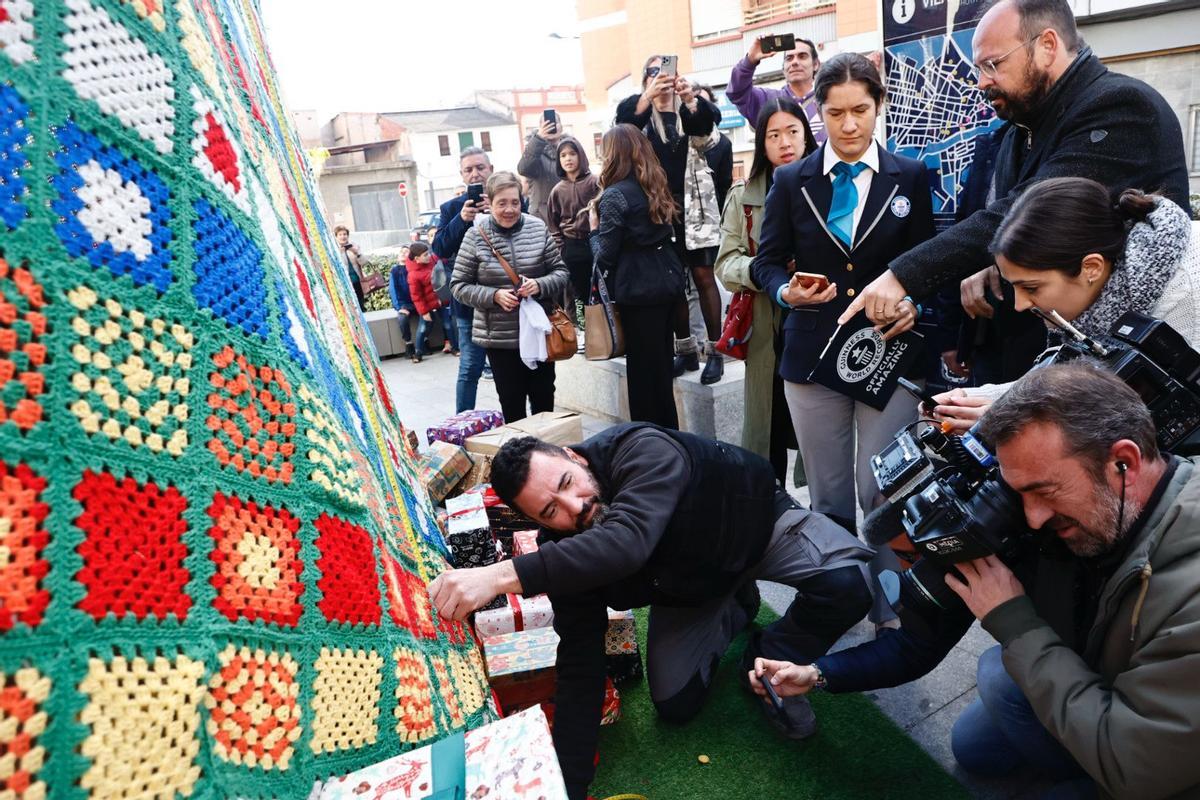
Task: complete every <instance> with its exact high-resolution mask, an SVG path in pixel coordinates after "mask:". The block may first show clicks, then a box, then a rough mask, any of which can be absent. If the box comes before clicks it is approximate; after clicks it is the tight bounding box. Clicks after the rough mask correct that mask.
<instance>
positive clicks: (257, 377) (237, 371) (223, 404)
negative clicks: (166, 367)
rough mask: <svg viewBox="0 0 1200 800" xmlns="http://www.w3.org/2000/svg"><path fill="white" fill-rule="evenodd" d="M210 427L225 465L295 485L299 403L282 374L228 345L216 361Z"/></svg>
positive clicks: (216, 451)
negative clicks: (293, 476)
mask: <svg viewBox="0 0 1200 800" xmlns="http://www.w3.org/2000/svg"><path fill="white" fill-rule="evenodd" d="M212 359H213V366H214V367H215V369H214V370H213V371H212V372H210V373H209V376H208V382H209V385H210V386H212V392H211V393H209V395H208V407H209V415H208V419H207V420H206V421H205V424H206V425H207V426H208V429H209V431H211V432H212V438H210V439H209V440H208V449H209V450H210V451H212V453H213V455H215V456H216V457H217V460H218V461H220V462H221V464H223V465H225V466H232V467H234V468H235V469H237V470H238V471H239V472H249V473H250V474H251V475H254V476H255V477H262V478H266V479H267V480H268V481H272V482H280V483H291V481H292V473H293V470H294V469H295V467H294V465H293V464H292V454H293V453H294V452H295V450H296V445H295V443H294V442H293V441H292V437H294V436H295V435H296V404H295V403H294V402H293V400H292V387H291V384H290V383H289V382H288V379H287V377H286V376H284V374H283V373H282V372H280V371H279V370H276V369H271V368H270V367H264V366H259V365H257V364H251V363H250V362H249V361H247V360H246V358H245V356H243V355H241V354H239V353H238V352H237V351H235V350H234V349H233V348H232V347H229V346H226V347H223V348H222V349H221V351H220V352H218V353H216V354H215V355H213V357H212Z"/></svg>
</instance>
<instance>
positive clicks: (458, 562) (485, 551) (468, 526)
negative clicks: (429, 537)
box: [446, 493, 496, 569]
mask: <svg viewBox="0 0 1200 800" xmlns="http://www.w3.org/2000/svg"><path fill="white" fill-rule="evenodd" d="M446 515H447V517H446V544H448V545H449V546H450V552H451V553H452V554H453V556H454V566H456V567H458V568H460V569H461V568H467V567H486V566H487V565H488V564H495V563H496V540H495V539H494V538H492V531H491V529H490V528H489V526H488V516H487V512H486V511H484V508H483V495H482V494H478V493H471V494H464V495H460V496H459V497H451V498H449V499H448V500H446Z"/></svg>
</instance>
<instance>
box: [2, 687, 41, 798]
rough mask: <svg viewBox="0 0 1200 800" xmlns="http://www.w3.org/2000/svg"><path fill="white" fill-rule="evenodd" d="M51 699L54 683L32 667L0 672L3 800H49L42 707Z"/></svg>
mask: <svg viewBox="0 0 1200 800" xmlns="http://www.w3.org/2000/svg"><path fill="white" fill-rule="evenodd" d="M49 696H50V679H49V678H47V677H45V676H43V675H42V674H41V673H40V672H38V671H37V670H36V669H33V668H32V667H28V668H25V669H19V670H17V671H16V672H14V673H11V674H5V673H3V672H0V800H9V798H13V799H14V800H15V798H18V797H19V798H21V799H22V800H45V797H46V784H45V782H44V781H42V780H41V778H40V773H41V771H42V766H43V765H44V764H45V763H46V747H45V745H43V744H42V743H41V737H42V734H44V733H45V732H46V722H47V717H46V712H45V711H43V710H42V704H43V703H45V702H46V698H48V697H49Z"/></svg>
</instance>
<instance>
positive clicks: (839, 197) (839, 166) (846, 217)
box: [825, 161, 867, 247]
mask: <svg viewBox="0 0 1200 800" xmlns="http://www.w3.org/2000/svg"><path fill="white" fill-rule="evenodd" d="M866 168H867V165H866V164H864V163H863V162H861V161H858V162H856V163H854V164H847V163H846V162H845V161H839V162H838V163H836V164H834V165H833V175H834V178H833V202H832V203H830V204H829V215H828V216H827V217H825V222H826V224H828V225H829V230H831V231H833V235H834V236H836V237H838V238H839V239H841V240H842V243H843V244H845V245H846V246H847V247H849V246H850V245H851V243H852V241H853V237H852V236H851V233H852V232H853V230H854V209H855V208H856V207H858V189H857V188H855V186H854V179H855V178H857V177H858V176H859V174H860V173H861V172H862V171H863V170H864V169H866Z"/></svg>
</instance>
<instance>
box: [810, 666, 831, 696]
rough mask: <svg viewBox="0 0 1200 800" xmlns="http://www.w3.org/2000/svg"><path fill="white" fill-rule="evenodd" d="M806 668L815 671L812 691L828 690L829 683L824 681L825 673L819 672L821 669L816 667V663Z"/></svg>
mask: <svg viewBox="0 0 1200 800" xmlns="http://www.w3.org/2000/svg"><path fill="white" fill-rule="evenodd" d="M808 666H809V667H810V668H812V669H815V670H816V671H817V679H816V680H815V681H813V688H814V689H822V690H824V689H826V688H828V687H829V681H827V680H825V673H824V672H821V668H820V667H818V666H817V664H816V662H813V663H812V664H809V665H808Z"/></svg>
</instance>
